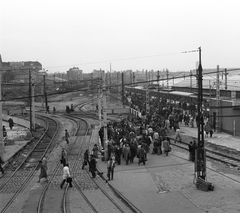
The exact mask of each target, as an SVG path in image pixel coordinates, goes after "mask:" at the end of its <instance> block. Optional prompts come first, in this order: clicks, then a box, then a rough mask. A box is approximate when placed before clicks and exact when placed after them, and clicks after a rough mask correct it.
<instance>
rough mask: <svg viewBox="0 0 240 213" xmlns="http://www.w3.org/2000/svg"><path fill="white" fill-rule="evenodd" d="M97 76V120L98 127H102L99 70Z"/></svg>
mask: <svg viewBox="0 0 240 213" xmlns="http://www.w3.org/2000/svg"><path fill="white" fill-rule="evenodd" d="M99 73H100V74H99V76H98V118H99V125H100V127H101V126H102V105H101V102H102V101H101V96H102V95H101V81H102V80H101V78H100V76H101V69H100V71H99Z"/></svg>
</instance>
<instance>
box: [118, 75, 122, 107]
mask: <svg viewBox="0 0 240 213" xmlns="http://www.w3.org/2000/svg"><path fill="white" fill-rule="evenodd" d="M120 82H121V78H120V72H117V100H118V105H121V86H120Z"/></svg>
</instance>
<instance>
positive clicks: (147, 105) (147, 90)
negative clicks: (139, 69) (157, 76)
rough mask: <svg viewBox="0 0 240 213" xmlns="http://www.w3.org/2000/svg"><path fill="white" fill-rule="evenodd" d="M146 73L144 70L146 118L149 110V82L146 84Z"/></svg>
mask: <svg viewBox="0 0 240 213" xmlns="http://www.w3.org/2000/svg"><path fill="white" fill-rule="evenodd" d="M147 73H148V71H147V70H146V78H147V79H146V81H147V85H146V116H147V115H149V113H150V108H149V82H148V75H147Z"/></svg>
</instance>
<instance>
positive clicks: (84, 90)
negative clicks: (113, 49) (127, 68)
mask: <svg viewBox="0 0 240 213" xmlns="http://www.w3.org/2000/svg"><path fill="white" fill-rule="evenodd" d="M26 70H29V69H26ZM236 70H240V68H233V69H229V70H228V72H231V71H236ZM220 72H221V71H220ZM216 73H217V71H213V72H208V73H203V75H208V74H216ZM190 76H191V75H190V74H189V75H187V76H186V75H184V76H177V77H175V78H174V79H177V78H184V77H185V78H186V77H190ZM172 79H173V78H162V79H159V80H158V79H156V80H153V79H152V80H147V81H140V82H135V83H133V82H130V83H125V84H124V86H130V85H139V84H149V83H152V82H158V81H159V82H161V81H165V80H172ZM95 80H96V79H95ZM75 82H80V80H79V81H75ZM109 86H110V85H109V84H108V85H106V86H105V87H101V88H102V89H107V88H108V87H109ZM111 86H113V85H111ZM114 86H115V87H117V86H122V84H116V85H114ZM86 91H91V89H79V90H76V91H75V92H86ZM65 93H67V92H65ZM56 94H59V93H57V92H55V93H49V94H48V96H50V95H56ZM61 94H64V92H63V93H61ZM42 96H43V95H34V96H33V97H42ZM26 98H30V96H26V97H19V98H13V99H8V100H3V99H1V100H0V101H1V102H3V101H6V102H7V101H13V100H21V99H26Z"/></svg>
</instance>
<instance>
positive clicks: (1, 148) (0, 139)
mask: <svg viewBox="0 0 240 213" xmlns="http://www.w3.org/2000/svg"><path fill="white" fill-rule="evenodd" d="M0 100H2V72H0ZM0 116H1V117H0V155H1V158H2V159H3V160H4V158H3V155H4V141H3V129H2V102H1V101H0Z"/></svg>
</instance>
